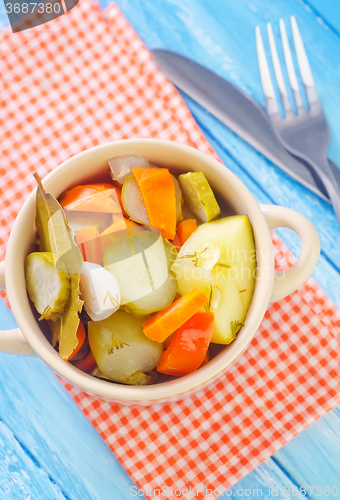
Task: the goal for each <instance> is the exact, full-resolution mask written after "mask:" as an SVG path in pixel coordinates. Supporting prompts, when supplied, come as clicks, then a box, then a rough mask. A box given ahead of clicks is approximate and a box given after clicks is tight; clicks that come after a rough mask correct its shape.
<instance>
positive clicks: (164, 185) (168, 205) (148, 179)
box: [132, 168, 176, 240]
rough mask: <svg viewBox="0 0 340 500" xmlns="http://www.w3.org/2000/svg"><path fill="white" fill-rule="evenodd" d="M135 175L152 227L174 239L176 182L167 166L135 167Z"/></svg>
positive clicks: (166, 236)
mask: <svg viewBox="0 0 340 500" xmlns="http://www.w3.org/2000/svg"><path fill="white" fill-rule="evenodd" d="M132 172H133V175H134V177H135V179H136V182H137V184H138V187H139V190H140V192H141V194H142V198H143V201H144V204H145V208H146V211H147V214H148V217H149V220H150V223H151V226H152V227H155V228H157V229H159V231H160V232H161V235H162V236H163V237H164V238H167V239H169V240H173V239H174V237H175V234H176V193H175V183H174V180H173V177H172V175H171V174H170V172H169V170H168V169H166V168H133V169H132Z"/></svg>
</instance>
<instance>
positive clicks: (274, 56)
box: [267, 23, 292, 111]
mask: <svg viewBox="0 0 340 500" xmlns="http://www.w3.org/2000/svg"><path fill="white" fill-rule="evenodd" d="M267 31H268V40H269V47H270V52H271V56H272V61H273V66H274V73H275V77H276V81H277V85H278V87H279V92H280V96H281V100H282V103H283V108H284V110H285V111H291V110H292V107H291V105H290V102H289V98H288V93H287V87H286V84H285V81H284V79H283V75H282V70H281V64H280V60H279V56H278V53H277V49H276V43H275V38H274V34H273V30H272V25H271V24H270V23H267Z"/></svg>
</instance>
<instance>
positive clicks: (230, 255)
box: [172, 215, 256, 344]
mask: <svg viewBox="0 0 340 500" xmlns="http://www.w3.org/2000/svg"><path fill="white" fill-rule="evenodd" d="M255 267H256V253H255V242H254V237H253V232H252V228H251V224H250V221H249V218H248V216H247V215H237V216H234V217H225V218H224V219H220V220H216V221H213V222H208V223H206V224H202V225H201V226H199V227H198V228H197V229H196V231H195V232H194V233H193V234H192V235H191V236H190V238H189V239H188V240H187V241H186V242H185V243H184V245H183V246H182V248H181V249H180V251H179V254H178V258H177V260H176V261H175V263H174V264H173V266H172V270H173V271H174V272H175V273H176V277H177V282H178V292H179V293H180V294H181V295H184V294H185V293H187V292H188V291H190V290H192V289H193V288H199V289H201V290H202V291H203V292H204V293H205V294H206V295H207V296H208V297H209V310H210V311H211V312H214V313H215V322H214V332H213V336H212V339H211V342H213V343H217V344H229V343H230V342H232V341H233V340H234V339H235V337H236V334H237V332H238V330H239V329H240V328H241V326H242V324H243V321H244V319H245V317H246V314H247V311H248V308H249V305H250V302H251V299H252V295H253V290H254V286H255Z"/></svg>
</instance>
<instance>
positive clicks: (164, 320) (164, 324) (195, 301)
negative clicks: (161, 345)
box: [143, 288, 208, 342]
mask: <svg viewBox="0 0 340 500" xmlns="http://www.w3.org/2000/svg"><path fill="white" fill-rule="evenodd" d="M206 302H208V297H207V296H206V295H205V293H203V292H202V291H201V290H199V289H197V288H194V289H193V290H191V291H190V292H188V293H186V294H185V295H183V296H182V297H180V298H179V299H177V300H175V302H173V303H172V304H170V305H169V306H168V307H167V308H166V309H164V310H163V311H160V312H158V313H156V314H155V315H154V316H153V317H152V318H150V319H148V320H147V321H146V322H145V323H144V324H143V330H144V333H145V335H146V336H147V337H149V339H152V340H156V341H157V342H164V340H165V339H166V338H167V337H169V335H171V334H172V333H173V332H174V331H176V330H177V329H178V328H179V327H180V326H182V325H183V324H184V323H185V322H186V321H188V319H190V318H191V317H192V316H193V315H194V314H196V313H197V311H198V310H199V309H200V308H201V307H202V306H203V305H204V304H205V303H206Z"/></svg>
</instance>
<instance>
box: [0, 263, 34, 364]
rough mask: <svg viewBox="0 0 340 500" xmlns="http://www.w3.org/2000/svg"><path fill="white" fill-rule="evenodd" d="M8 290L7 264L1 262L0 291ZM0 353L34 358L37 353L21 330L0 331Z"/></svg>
mask: <svg viewBox="0 0 340 500" xmlns="http://www.w3.org/2000/svg"><path fill="white" fill-rule="evenodd" d="M3 288H6V283H5V262H0V289H3ZM0 352H5V353H8V354H19V355H21V356H34V355H35V353H34V351H33V350H32V349H31V347H30V346H29V344H28V342H27V340H26V339H25V337H24V336H23V334H22V333H21V330H20V329H19V328H15V329H14V330H0Z"/></svg>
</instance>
